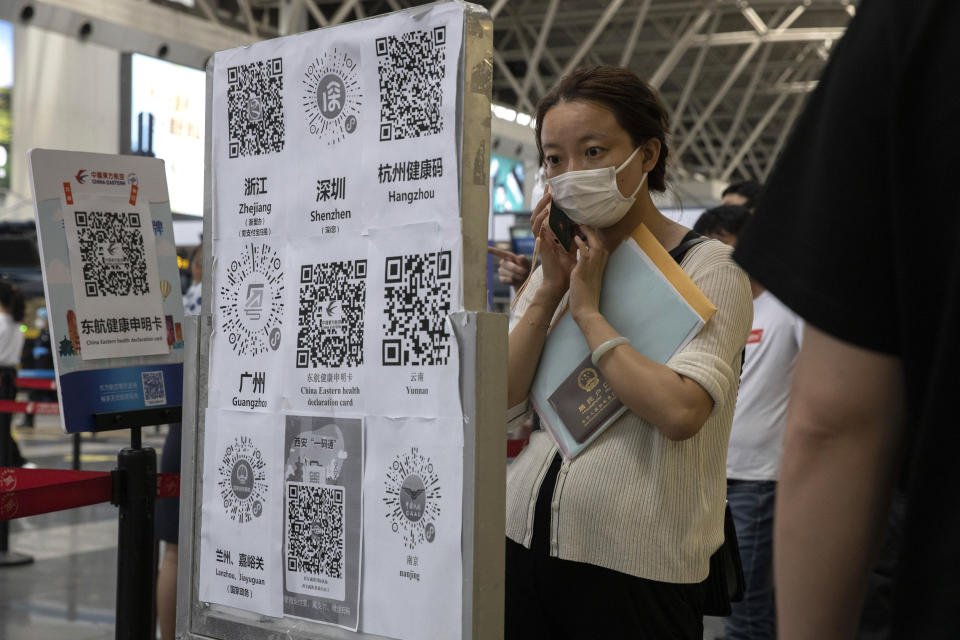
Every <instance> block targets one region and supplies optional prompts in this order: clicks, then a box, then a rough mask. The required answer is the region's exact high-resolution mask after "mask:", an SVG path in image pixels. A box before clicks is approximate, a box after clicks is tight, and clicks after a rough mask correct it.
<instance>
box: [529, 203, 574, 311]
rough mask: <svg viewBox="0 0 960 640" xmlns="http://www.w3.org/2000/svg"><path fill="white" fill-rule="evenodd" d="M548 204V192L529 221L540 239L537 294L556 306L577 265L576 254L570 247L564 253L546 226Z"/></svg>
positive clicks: (548, 215)
mask: <svg viewBox="0 0 960 640" xmlns="http://www.w3.org/2000/svg"><path fill="white" fill-rule="evenodd" d="M550 202H551V197H550V193H549V191H548V192H547V193H545V194H544V196H543V198H541V199H540V202H538V203H537V208H536V209H534V211H533V215H532V216H531V217H530V220H531V227H532V228H533V232H534V234H536V236H537V237H538V238H539V239H540V266H541V269H542V270H543V284H542V285H540V289H539V290H538V292H537V293H538V294H540V293H541V292H542V293H543V295H546V296H549V298H550V300H551V301H552V302H553V303H554V305H556V303H558V302H559V301H560V298H562V297H563V294H564V293H566V292H567V289H568V288H569V287H570V271H571V270H572V269H573V268H574V266H576V264H577V253H576V251H574V250H573V247H572V246H571V250H570V251H566V250H565V249H564V248H563V245H561V244H560V241H559V240H557V236H556V235H555V234H554V233H553V229H551V228H550V225H549V224H547V220H548V219H549V217H550Z"/></svg>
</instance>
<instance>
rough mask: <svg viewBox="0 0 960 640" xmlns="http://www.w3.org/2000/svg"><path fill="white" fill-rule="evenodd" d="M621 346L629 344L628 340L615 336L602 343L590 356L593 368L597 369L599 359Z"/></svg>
mask: <svg viewBox="0 0 960 640" xmlns="http://www.w3.org/2000/svg"><path fill="white" fill-rule="evenodd" d="M622 344H630V338H625V337H623V336H617V337H616V338H610V339H609V340H607V341H606V342H604V343H602V344H601V345H600V346H599V347H597V348H596V349H594V350H593V355H591V356H590V359H591V360H592V361H593V366H595V367H597V366H599V365H600V358H602V357H603V356H604V354H606V353H607V351H610V350H611V349H614V348H616V347H619V346H620V345H622Z"/></svg>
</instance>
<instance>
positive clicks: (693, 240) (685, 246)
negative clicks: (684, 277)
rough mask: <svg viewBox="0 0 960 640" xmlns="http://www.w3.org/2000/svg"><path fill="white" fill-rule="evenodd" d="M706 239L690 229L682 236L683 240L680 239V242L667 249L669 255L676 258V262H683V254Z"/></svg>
mask: <svg viewBox="0 0 960 640" xmlns="http://www.w3.org/2000/svg"><path fill="white" fill-rule="evenodd" d="M706 241H707V238H704V237H703V236H702V235H700V234H699V233H697V232H696V231H691V232H689V233H688V234H687V235H685V236H683V240H681V241H680V244H678V245H677V246H676V247H674V248H673V249H671V250H670V251H669V253H670V257H671V258H673V259H674V260H676V262H677V264H680V263H681V262H683V258H684V256H686V255H687V251H689V250H690V249H692V248H693V247H695V246H697V245H698V244H700V243H701V242H706Z"/></svg>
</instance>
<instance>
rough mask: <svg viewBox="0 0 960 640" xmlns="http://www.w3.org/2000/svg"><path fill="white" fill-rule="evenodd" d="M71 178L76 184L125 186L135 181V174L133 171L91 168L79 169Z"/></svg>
mask: <svg viewBox="0 0 960 640" xmlns="http://www.w3.org/2000/svg"><path fill="white" fill-rule="evenodd" d="M73 179H74V180H76V181H77V184H97V185H106V186H111V187H122V186H126V184H127V182H128V181H129V183H130V184H136V183H137V176H136V174H134V173H131V174H129V175H128V174H125V173H122V172H120V171H99V170H93V169H80V170H79V171H77V173H76V174H74V176H73Z"/></svg>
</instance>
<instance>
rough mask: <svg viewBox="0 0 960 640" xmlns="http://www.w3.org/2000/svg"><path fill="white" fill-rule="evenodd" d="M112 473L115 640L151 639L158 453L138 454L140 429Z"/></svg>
mask: <svg viewBox="0 0 960 640" xmlns="http://www.w3.org/2000/svg"><path fill="white" fill-rule="evenodd" d="M130 441H131V447H130V448H127V449H121V450H120V453H119V455H118V456H117V468H116V469H114V470H113V487H114V488H113V493H114V498H113V503H114V504H116V505H117V506H119V507H120V530H119V540H118V545H117V626H116V633H115V635H114V637H115V638H116V640H143V639H144V638H151V637H153V628H152V627H153V593H154V583H153V509H154V501H155V499H156V492H157V453H156V451H154V450H153V449H150V448H147V449H142V448H140V427H134V428H133V429H131V434H130Z"/></svg>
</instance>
